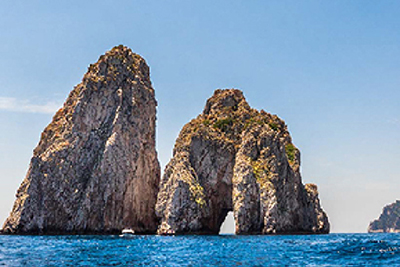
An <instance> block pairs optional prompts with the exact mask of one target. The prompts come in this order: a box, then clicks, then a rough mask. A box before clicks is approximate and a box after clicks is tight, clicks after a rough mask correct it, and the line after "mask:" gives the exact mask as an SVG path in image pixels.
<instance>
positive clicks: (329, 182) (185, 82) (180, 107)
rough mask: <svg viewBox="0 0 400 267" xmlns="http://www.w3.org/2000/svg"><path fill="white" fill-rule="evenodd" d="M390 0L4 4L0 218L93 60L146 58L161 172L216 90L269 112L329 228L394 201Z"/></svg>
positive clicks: (359, 222) (345, 225)
mask: <svg viewBox="0 0 400 267" xmlns="http://www.w3.org/2000/svg"><path fill="white" fill-rule="evenodd" d="M399 12H400V2H399V1H366V0H354V1H345V0H342V1H340V0H338V1H281V0H279V1H205V0H203V1H169V0H167V1H111V0H110V1H71V0H69V1H49V0H48V1H44V0H41V1H38V0H36V1H35V0H34V1H19V0H17V1H6V2H2V3H1V8H0V39H1V42H0V58H1V60H0V122H1V123H0V133H1V134H0V184H1V186H0V203H1V206H0V221H1V222H0V223H1V224H2V223H3V222H4V220H5V218H6V217H7V216H8V214H9V212H10V210H11V208H12V205H13V202H14V200H15V192H16V190H17V188H18V187H19V185H20V183H21V182H22V180H23V178H24V176H25V173H26V171H27V168H28V164H29V160H30V158H31V156H32V151H33V149H34V147H35V146H36V145H37V143H38V141H39V137H40V134H41V132H42V130H43V129H44V128H45V126H46V125H47V124H48V123H49V122H50V121H51V118H52V116H53V114H54V113H55V111H56V110H57V109H58V108H59V107H61V105H62V103H63V102H64V100H65V99H66V97H67V95H68V93H69V92H70V91H71V90H72V88H73V86H74V85H76V84H78V83H79V82H80V81H81V79H82V77H83V75H84V73H85V72H86V70H87V67H88V66H89V64H91V63H94V62H96V61H97V59H98V58H99V56H100V55H102V54H104V53H105V52H106V51H107V50H109V49H111V48H112V47H113V46H115V45H119V44H124V45H126V46H128V47H130V48H131V49H132V50H133V51H134V52H136V53H138V54H140V55H142V56H143V57H144V58H145V59H146V61H147V63H148V64H149V65H150V68H151V79H152V83H153V86H154V88H155V91H156V98H157V100H158V114H157V117H158V121H157V148H158V153H159V159H160V161H161V164H162V168H164V166H165V165H166V163H167V162H168V161H169V159H170V157H171V152H172V148H173V145H174V141H175V139H176V137H177V135H178V133H179V131H180V129H181V127H182V126H183V125H184V124H185V123H187V122H188V121H189V120H190V119H192V118H194V117H196V116H197V115H198V114H199V113H200V112H201V111H202V109H203V107H204V105H205V102H206V100H207V98H208V97H210V96H211V95H212V94H213V91H214V90H215V89H217V88H238V89H241V90H242V91H243V92H244V95H245V96H246V99H247V100H248V102H249V103H250V105H251V106H253V107H255V108H258V109H264V110H266V111H268V112H271V113H274V114H277V115H278V116H279V117H281V118H282V119H284V120H285V121H286V123H287V124H288V127H289V131H290V132H291V135H292V138H293V142H294V144H295V145H296V146H297V147H298V148H299V149H300V151H301V159H302V177H303V182H304V183H308V182H312V183H316V184H317V185H318V187H319V192H320V199H321V203H322V206H323V207H324V209H325V211H326V212H327V213H328V216H329V219H330V222H331V230H332V232H365V231H366V229H367V226H368V224H369V222H370V221H371V220H373V219H375V218H377V217H378V216H379V215H380V212H381V209H382V207H383V206H384V205H385V204H388V203H391V202H394V201H395V200H396V199H400V174H399V170H398V169H399V167H400V142H399V140H400V105H399V100H400V90H399V89H400V31H399V29H400V16H399Z"/></svg>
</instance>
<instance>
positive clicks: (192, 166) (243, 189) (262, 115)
mask: <svg viewBox="0 0 400 267" xmlns="http://www.w3.org/2000/svg"><path fill="white" fill-rule="evenodd" d="M229 211H233V212H234V217H235V222H236V234H324V233H328V232H329V222H328V218H327V216H326V214H325V212H324V211H323V210H322V208H321V206H320V202H319V199H318V191H317V186H316V185H314V184H306V185H305V186H304V185H303V184H302V181H301V176H300V152H299V150H298V149H297V148H296V147H295V146H294V145H293V143H292V140H291V137H290V134H289V132H288V130H287V126H286V125H285V122H284V121H283V120H281V119H279V118H278V117H277V116H276V115H271V114H269V113H267V112H265V111H263V110H261V111H257V110H255V109H252V108H251V107H250V106H249V104H248V103H247V102H246V100H245V98H244V96H243V94H242V92H241V91H240V90H236V89H230V90H216V91H215V93H214V95H213V96H212V97H211V98H210V99H208V101H207V104H206V106H205V108H204V111H203V113H202V114H200V115H199V116H198V117H197V118H195V119H193V120H192V121H190V122H189V123H188V124H186V125H185V126H184V127H183V129H182V130H181V132H180V134H179V137H178V139H177V140H176V144H175V147H174V151H173V158H172V159H171V161H170V162H169V163H168V165H167V166H166V168H165V172H164V175H163V177H162V179H161V183H160V192H159V194H158V200H157V205H156V213H157V215H158V216H159V218H160V221H161V223H160V226H159V228H158V233H159V234H218V232H219V230H220V226H221V224H222V223H223V221H224V219H225V216H226V215H227V213H228V212H229Z"/></svg>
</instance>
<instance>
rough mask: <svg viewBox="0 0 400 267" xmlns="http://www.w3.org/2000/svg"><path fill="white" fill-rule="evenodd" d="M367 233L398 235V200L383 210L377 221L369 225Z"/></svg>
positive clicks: (399, 226)
mask: <svg viewBox="0 0 400 267" xmlns="http://www.w3.org/2000/svg"><path fill="white" fill-rule="evenodd" d="M368 233H400V200H396V202H395V203H392V204H390V205H387V206H385V207H384V208H383V211H382V214H381V216H379V219H377V220H375V221H373V222H371V223H370V224H369V226H368Z"/></svg>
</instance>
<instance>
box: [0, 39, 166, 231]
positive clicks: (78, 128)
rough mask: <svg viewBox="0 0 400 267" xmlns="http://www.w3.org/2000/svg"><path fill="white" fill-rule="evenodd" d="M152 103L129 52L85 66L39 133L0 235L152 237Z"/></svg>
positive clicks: (141, 65) (142, 65)
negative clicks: (129, 232) (125, 232)
mask: <svg viewBox="0 0 400 267" xmlns="http://www.w3.org/2000/svg"><path fill="white" fill-rule="evenodd" d="M156 105H157V102H156V100H155V97H154V90H153V88H152V85H151V82H150V77H149V67H148V66H147V65H146V62H145V60H144V59H143V58H141V57H140V56H139V55H136V54H134V53H132V51H131V50H130V49H128V48H126V47H123V46H118V47H115V48H113V49H112V50H111V51H109V52H107V53H106V54H105V55H103V56H101V57H100V59H99V60H98V62H97V63H96V64H93V65H90V67H89V70H88V72H87V73H86V74H85V76H84V77H83V80H82V82H81V83H80V84H79V85H77V86H76V87H75V88H74V90H73V91H72V92H71V93H70V95H69V97H68V99H67V100H66V102H65V104H64V106H63V107H62V108H61V109H60V110H59V111H58V112H57V113H56V114H55V116H54V117H53V120H52V122H51V123H50V124H49V125H48V126H47V128H46V129H45V130H44V132H43V133H42V136H41V139H40V142H39V144H38V146H37V147H36V149H35V150H34V153H33V157H32V159H31V163H30V166H29V170H28V173H27V175H26V178H25V180H24V181H23V182H22V184H21V186H20V188H19V189H18V192H17V195H16V197H17V199H16V201H15V204H14V207H13V209H12V212H11V215H10V216H9V217H8V219H7V220H6V222H5V223H4V226H3V232H4V233H17V234H25V233H27V234H35V233H43V234H64V233H83V234H86V233H114V232H120V231H121V229H123V228H127V227H129V228H132V229H133V230H135V231H136V232H139V233H154V232H155V231H156V229H157V218H156V216H155V210H154V209H155V203H156V197H157V192H158V184H159V180H160V168H159V163H158V160H157V154H156V150H155V120H156Z"/></svg>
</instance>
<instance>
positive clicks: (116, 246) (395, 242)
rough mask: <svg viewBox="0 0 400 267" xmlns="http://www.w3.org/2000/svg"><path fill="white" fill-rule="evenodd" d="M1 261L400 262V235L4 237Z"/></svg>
mask: <svg viewBox="0 0 400 267" xmlns="http://www.w3.org/2000/svg"><path fill="white" fill-rule="evenodd" d="M0 265H2V266H400V234H330V235H318V236H316V235H313V236H309V235H304V236H234V235H225V236H134V237H132V238H121V237H119V236H0Z"/></svg>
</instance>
